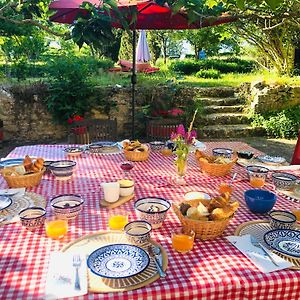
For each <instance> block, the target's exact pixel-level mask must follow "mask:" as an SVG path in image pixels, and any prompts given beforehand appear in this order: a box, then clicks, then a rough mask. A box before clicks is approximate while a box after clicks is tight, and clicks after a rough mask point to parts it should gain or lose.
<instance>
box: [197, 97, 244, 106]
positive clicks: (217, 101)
mask: <svg viewBox="0 0 300 300" xmlns="http://www.w3.org/2000/svg"><path fill="white" fill-rule="evenodd" d="M199 101H200V102H201V103H202V105H203V106H230V105H239V104H242V103H243V100H242V99H240V98H236V97H227V98H224V97H222V98H211V97H205V98H200V99H199Z"/></svg>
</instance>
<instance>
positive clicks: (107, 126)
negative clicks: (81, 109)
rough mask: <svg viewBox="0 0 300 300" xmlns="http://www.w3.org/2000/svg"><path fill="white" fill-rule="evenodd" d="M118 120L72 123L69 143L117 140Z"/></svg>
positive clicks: (93, 120)
mask: <svg viewBox="0 0 300 300" xmlns="http://www.w3.org/2000/svg"><path fill="white" fill-rule="evenodd" d="M117 138H118V136H117V120H116V119H114V120H101V119H92V120H83V121H77V122H75V123H73V124H72V125H71V128H70V136H69V143H71V144H90V143H92V142H97V141H116V140H117Z"/></svg>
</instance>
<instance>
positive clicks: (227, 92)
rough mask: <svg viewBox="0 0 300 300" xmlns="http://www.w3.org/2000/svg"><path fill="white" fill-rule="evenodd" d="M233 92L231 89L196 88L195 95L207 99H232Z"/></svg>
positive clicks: (234, 90)
mask: <svg viewBox="0 0 300 300" xmlns="http://www.w3.org/2000/svg"><path fill="white" fill-rule="evenodd" d="M235 92H236V89H235V88H232V87H211V88H197V95H200V96H207V97H233V96H234V94H235Z"/></svg>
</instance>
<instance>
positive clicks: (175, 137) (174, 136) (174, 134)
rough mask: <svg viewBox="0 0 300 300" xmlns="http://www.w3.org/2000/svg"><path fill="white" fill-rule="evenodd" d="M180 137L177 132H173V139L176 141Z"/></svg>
mask: <svg viewBox="0 0 300 300" xmlns="http://www.w3.org/2000/svg"><path fill="white" fill-rule="evenodd" d="M177 138H178V134H177V133H176V132H172V133H171V140H172V141H174V140H176V139H177Z"/></svg>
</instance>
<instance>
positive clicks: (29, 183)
mask: <svg viewBox="0 0 300 300" xmlns="http://www.w3.org/2000/svg"><path fill="white" fill-rule="evenodd" d="M7 169H9V168H4V169H3V170H1V174H2V176H3V178H4V179H5V180H6V182H7V184H8V186H9V187H10V188H21V187H26V188H27V187H33V186H36V185H38V184H39V183H40V181H41V179H42V176H43V174H44V172H45V171H46V168H43V169H42V170H41V171H39V172H36V173H31V174H26V175H9V172H8V171H9V170H7Z"/></svg>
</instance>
